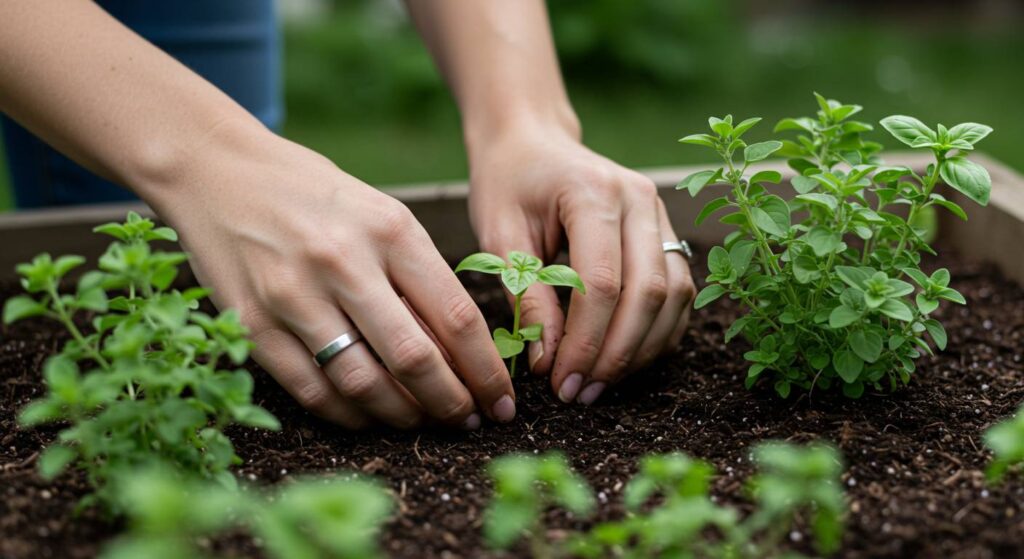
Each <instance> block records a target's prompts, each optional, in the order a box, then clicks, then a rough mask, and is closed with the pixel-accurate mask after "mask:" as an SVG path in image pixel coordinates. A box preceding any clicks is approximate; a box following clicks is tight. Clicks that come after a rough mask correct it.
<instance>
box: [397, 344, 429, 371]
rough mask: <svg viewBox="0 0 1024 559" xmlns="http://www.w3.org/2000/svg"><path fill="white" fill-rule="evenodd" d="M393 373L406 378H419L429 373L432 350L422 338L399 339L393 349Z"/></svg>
mask: <svg viewBox="0 0 1024 559" xmlns="http://www.w3.org/2000/svg"><path fill="white" fill-rule="evenodd" d="M393 355H394V369H395V370H394V373H395V374H397V375H402V376H406V377H410V376H420V375H424V374H427V373H428V372H429V371H430V365H431V364H432V363H433V360H434V348H433V347H432V344H431V343H430V342H429V341H428V340H427V339H426V338H425V337H424V336H416V335H410V336H406V337H404V338H401V341H399V342H398V343H397V344H395V349H394V353H393Z"/></svg>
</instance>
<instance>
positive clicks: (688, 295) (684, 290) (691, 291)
mask: <svg viewBox="0 0 1024 559" xmlns="http://www.w3.org/2000/svg"><path fill="white" fill-rule="evenodd" d="M676 289H678V290H679V296H680V298H682V300H683V305H689V304H690V303H691V302H692V301H693V300H694V299H695V298H696V297H697V286H696V285H694V284H693V279H691V278H686V280H685V281H682V282H679V284H678V287H676Z"/></svg>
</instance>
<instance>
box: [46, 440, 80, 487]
mask: <svg viewBox="0 0 1024 559" xmlns="http://www.w3.org/2000/svg"><path fill="white" fill-rule="evenodd" d="M76 457H78V453H77V452H75V449H73V448H71V447H67V446H64V445H60V444H55V445H50V446H48V447H46V450H44V451H43V453H42V454H40V455H39V475H41V476H43V478H45V479H47V480H51V479H53V478H55V477H57V476H58V475H59V474H60V473H61V472H63V471H64V468H67V467H68V464H70V463H71V462H73V461H74V460H75V458H76Z"/></svg>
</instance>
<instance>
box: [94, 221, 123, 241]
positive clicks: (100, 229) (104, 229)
mask: <svg viewBox="0 0 1024 559" xmlns="http://www.w3.org/2000/svg"><path fill="white" fill-rule="evenodd" d="M92 232H93V233H102V234H104V235H110V236H111V237H114V238H115V239H117V240H119V241H127V240H128V231H127V230H126V229H125V227H124V225H121V224H120V223H104V224H103V225H98V226H96V227H93V228H92Z"/></svg>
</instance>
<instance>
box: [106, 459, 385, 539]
mask: <svg viewBox="0 0 1024 559" xmlns="http://www.w3.org/2000/svg"><path fill="white" fill-rule="evenodd" d="M117 489H118V491H117V495H118V500H119V502H120V506H121V508H122V509H123V510H125V511H126V512H127V516H128V526H129V529H128V533H127V534H126V535H124V536H121V537H120V538H118V539H117V540H115V541H114V542H113V543H112V544H110V545H108V546H107V547H106V548H105V549H104V550H103V553H102V554H101V559H136V558H138V557H147V558H152V559H193V558H201V557H208V555H207V554H206V553H204V552H203V551H201V550H200V548H199V547H198V546H197V545H196V542H197V540H199V539H200V538H209V537H211V536H215V535H217V534H220V533H224V532H226V531H229V530H231V531H237V530H238V529H244V530H245V531H246V532H248V533H249V534H251V535H252V536H254V537H257V538H259V539H260V540H261V541H262V542H263V547H264V548H265V549H266V552H267V555H268V556H269V557H271V558H275V559H292V558H296V557H301V558H304V559H321V558H323V559H373V558H378V557H383V554H382V553H381V552H380V550H379V549H378V546H377V540H378V536H379V532H380V527H381V525H382V523H383V522H384V521H385V520H386V519H387V517H388V516H389V515H390V513H391V510H392V501H391V498H390V497H389V496H388V495H387V493H386V492H385V491H384V490H383V489H381V488H380V487H379V486H378V485H377V484H375V483H373V482H370V481H366V480H361V479H343V478H333V479H330V478H328V479H305V480H300V481H298V482H295V483H292V484H289V485H286V486H284V487H281V488H279V489H276V490H273V491H259V490H255V489H249V488H237V489H231V488H226V487H224V486H222V485H219V484H216V483H212V482H210V481H204V480H199V479H197V478H195V477H189V478H185V479H182V476H180V475H175V474H174V473H173V472H168V471H167V470H166V469H161V468H142V469H140V470H137V471H133V472H132V473H131V474H129V475H127V476H124V477H123V478H119V481H118V482H117Z"/></svg>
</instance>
